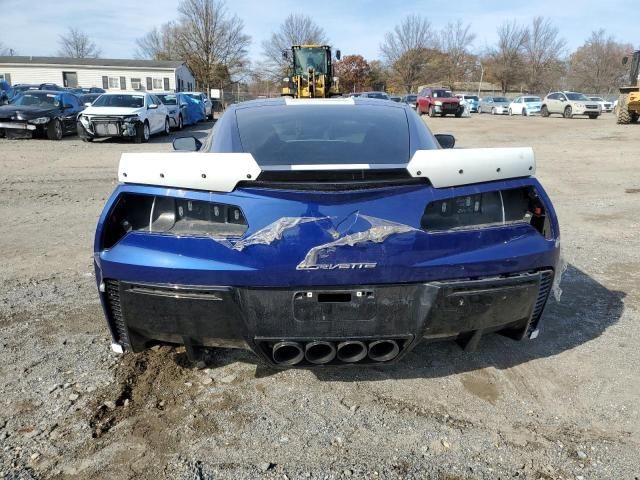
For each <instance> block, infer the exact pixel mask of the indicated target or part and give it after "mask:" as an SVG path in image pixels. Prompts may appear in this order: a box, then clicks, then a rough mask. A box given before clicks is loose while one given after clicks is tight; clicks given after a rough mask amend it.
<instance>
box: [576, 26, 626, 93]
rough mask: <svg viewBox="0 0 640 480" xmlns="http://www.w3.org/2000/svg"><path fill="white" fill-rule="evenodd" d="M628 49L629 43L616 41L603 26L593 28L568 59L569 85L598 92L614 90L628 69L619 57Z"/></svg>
mask: <svg viewBox="0 0 640 480" xmlns="http://www.w3.org/2000/svg"><path fill="white" fill-rule="evenodd" d="M631 50H633V47H632V45H629V44H623V43H618V42H616V41H615V39H614V38H613V37H612V36H611V35H609V36H607V34H606V32H605V31H604V30H598V31H595V32H593V33H592V34H591V36H590V37H589V38H588V39H587V41H586V42H585V43H584V44H583V45H582V46H581V47H579V48H578V49H577V50H576V51H575V52H574V53H573V54H572V55H571V57H570V59H569V82H570V84H571V86H572V88H574V89H576V90H580V91H585V92H590V93H600V94H607V93H611V92H613V91H617V89H618V87H619V86H620V85H622V84H624V83H625V76H626V75H625V74H626V72H627V67H626V66H624V65H622V57H623V56H624V55H625V53H627V52H629V51H631Z"/></svg>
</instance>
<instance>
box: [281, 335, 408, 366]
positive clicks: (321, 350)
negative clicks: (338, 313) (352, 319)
mask: <svg viewBox="0 0 640 480" xmlns="http://www.w3.org/2000/svg"><path fill="white" fill-rule="evenodd" d="M399 354H400V345H399V344H398V342H396V341H395V340H391V339H382V340H374V341H371V342H368V343H365V342H362V341H360V340H344V341H341V342H339V343H337V344H336V343H334V342H330V341H325V340H314V341H310V342H295V341H291V340H282V341H279V342H276V343H275V344H273V347H271V357H272V358H273V362H274V363H275V364H276V365H281V366H284V367H291V366H294V365H297V364H299V363H300V362H302V361H304V360H306V361H307V362H308V363H310V364H313V365H324V364H328V363H331V362H333V361H334V360H336V359H337V360H338V362H340V363H358V362H360V361H362V360H364V359H365V358H367V357H368V358H369V360H371V361H373V362H377V363H383V362H389V361H391V360H393V359H394V358H396V357H397V356H398V355H399Z"/></svg>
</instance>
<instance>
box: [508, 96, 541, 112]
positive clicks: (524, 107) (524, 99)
mask: <svg viewBox="0 0 640 480" xmlns="http://www.w3.org/2000/svg"><path fill="white" fill-rule="evenodd" d="M541 107H542V99H541V98H540V97H536V96H532V95H523V96H521V97H516V98H514V99H513V102H511V103H510V104H509V115H524V116H525V117H526V116H527V115H537V114H538V113H540V108H541Z"/></svg>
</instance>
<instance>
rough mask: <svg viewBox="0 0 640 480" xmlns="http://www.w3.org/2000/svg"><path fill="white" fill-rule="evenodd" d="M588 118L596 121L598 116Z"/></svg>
mask: <svg viewBox="0 0 640 480" xmlns="http://www.w3.org/2000/svg"><path fill="white" fill-rule="evenodd" d="M589 118H590V119H591V120H597V119H598V115H589Z"/></svg>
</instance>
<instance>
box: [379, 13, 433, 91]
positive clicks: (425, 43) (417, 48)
mask: <svg viewBox="0 0 640 480" xmlns="http://www.w3.org/2000/svg"><path fill="white" fill-rule="evenodd" d="M436 44H437V41H436V35H435V34H434V32H433V29H432V28H431V24H430V23H429V21H428V20H427V19H426V18H423V17H420V16H418V15H409V16H407V17H405V19H404V20H403V21H402V22H401V23H400V25H396V27H395V28H394V29H393V31H391V32H387V33H386V35H385V37H384V42H383V43H382V44H381V45H380V52H381V54H382V58H383V59H384V60H385V62H386V63H387V65H388V66H389V67H390V68H391V69H392V71H393V77H394V83H397V84H399V85H402V87H403V88H404V89H405V90H407V91H409V92H410V91H412V90H413V88H414V87H415V86H417V84H418V82H419V81H420V79H421V78H423V77H424V76H425V72H426V71H427V69H428V68H429V67H434V65H433V64H432V60H433V53H434V52H435V50H434V48H435V47H436Z"/></svg>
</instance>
